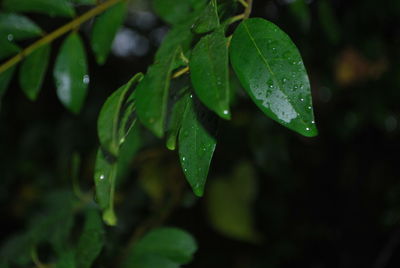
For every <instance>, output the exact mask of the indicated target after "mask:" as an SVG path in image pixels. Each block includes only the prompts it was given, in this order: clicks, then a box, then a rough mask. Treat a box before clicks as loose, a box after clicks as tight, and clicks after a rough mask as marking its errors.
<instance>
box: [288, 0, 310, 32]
mask: <svg viewBox="0 0 400 268" xmlns="http://www.w3.org/2000/svg"><path fill="white" fill-rule="evenodd" d="M289 11H290V12H291V13H292V16H293V17H294V18H295V19H296V20H297V22H298V24H299V26H300V28H301V30H302V31H303V32H308V31H309V29H310V26H311V12H310V8H309V7H308V4H307V3H306V1H305V0H295V1H293V2H292V3H290V4H289Z"/></svg>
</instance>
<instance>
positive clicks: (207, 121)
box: [179, 99, 217, 196]
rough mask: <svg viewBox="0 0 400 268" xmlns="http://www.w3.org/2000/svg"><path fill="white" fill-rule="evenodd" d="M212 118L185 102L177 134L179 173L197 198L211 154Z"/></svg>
mask: <svg viewBox="0 0 400 268" xmlns="http://www.w3.org/2000/svg"><path fill="white" fill-rule="evenodd" d="M215 119H216V117H215V116H214V114H212V113H211V112H209V111H208V110H206V109H205V108H203V107H201V105H200V103H198V102H197V101H196V102H194V101H193V99H192V101H189V102H188V105H187V107H186V110H185V114H184V117H183V121H182V127H181V130H180V132H179V159H180V162H181V166H182V169H183V173H184V174H185V177H186V179H187V181H188V182H189V184H190V186H191V187H192V189H193V192H194V193H195V194H196V195H197V196H202V195H203V193H204V185H205V183H206V180H207V175H208V170H209V167H210V163H211V159H212V156H213V154H214V150H215V146H216V143H217V142H216V139H215V137H214V136H215V132H216V131H215V129H216V120H215Z"/></svg>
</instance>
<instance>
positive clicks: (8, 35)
mask: <svg viewBox="0 0 400 268" xmlns="http://www.w3.org/2000/svg"><path fill="white" fill-rule="evenodd" d="M42 33H43V31H42V30H41V29H40V27H39V26H37V25H36V24H35V23H34V22H33V21H31V20H30V19H28V18H27V17H25V16H21V15H17V14H13V13H0V38H3V39H6V40H8V41H18V40H23V39H28V38H32V37H36V36H39V35H41V34H42Z"/></svg>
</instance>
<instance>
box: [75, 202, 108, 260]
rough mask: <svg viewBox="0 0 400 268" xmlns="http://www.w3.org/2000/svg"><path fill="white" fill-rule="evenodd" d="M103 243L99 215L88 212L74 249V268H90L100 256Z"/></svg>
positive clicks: (102, 230) (101, 223)
mask: <svg viewBox="0 0 400 268" xmlns="http://www.w3.org/2000/svg"><path fill="white" fill-rule="evenodd" d="M104 242H105V237H104V228H103V222H102V221H101V218H100V216H99V213H98V212H97V211H95V210H88V211H87V213H86V219H85V225H84V227H83V232H82V234H81V236H80V238H79V241H78V245H77V247H76V257H75V258H76V264H77V265H76V267H77V268H90V267H92V263H93V262H94V261H95V260H96V258H97V256H98V255H99V254H100V252H101V250H102V248H103V245H104Z"/></svg>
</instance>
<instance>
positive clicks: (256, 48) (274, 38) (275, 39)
mask: <svg viewBox="0 0 400 268" xmlns="http://www.w3.org/2000/svg"><path fill="white" fill-rule="evenodd" d="M230 58H231V63H232V66H233V69H234V71H235V73H236V74H237V76H238V78H239V80H240V82H241V84H242V86H243V87H244V89H245V90H246V91H247V93H248V94H249V95H250V97H251V98H252V100H253V102H254V103H255V104H256V105H257V106H258V107H259V108H260V109H261V110H262V111H263V112H264V113H265V114H266V115H267V116H268V117H270V118H272V119H273V120H275V121H277V122H278V123H280V124H282V125H283V126H285V127H287V128H289V129H291V130H294V131H296V132H298V133H300V134H302V135H304V136H307V137H312V136H316V135H317V133H318V132H317V128H316V127H315V124H314V114H313V109H312V100H311V90H310V82H309V80H308V76H307V72H306V70H305V67H304V64H303V61H302V59H301V56H300V53H299V51H298V50H297V48H296V46H295V45H294V44H293V42H292V41H291V40H290V38H289V37H288V36H287V35H286V34H285V33H284V32H283V31H282V30H280V29H279V28H278V27H277V26H276V25H275V24H273V23H271V22H269V21H266V20H263V19H260V18H254V19H248V20H245V21H243V22H242V23H241V24H240V25H239V26H238V28H237V29H236V30H235V32H234V34H233V38H232V42H231V46H230ZM249 62H250V63H251V64H249Z"/></svg>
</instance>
